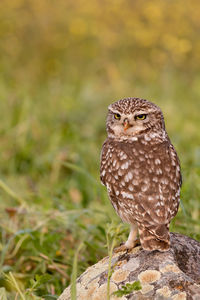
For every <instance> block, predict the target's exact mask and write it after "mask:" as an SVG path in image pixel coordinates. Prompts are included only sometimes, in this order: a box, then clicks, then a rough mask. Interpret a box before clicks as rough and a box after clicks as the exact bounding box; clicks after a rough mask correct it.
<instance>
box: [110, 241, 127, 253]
mask: <svg viewBox="0 0 200 300" xmlns="http://www.w3.org/2000/svg"><path fill="white" fill-rule="evenodd" d="M127 249H128V248H127V247H126V246H125V243H120V246H119V247H116V248H114V250H113V252H114V253H118V252H123V251H126V250H127Z"/></svg>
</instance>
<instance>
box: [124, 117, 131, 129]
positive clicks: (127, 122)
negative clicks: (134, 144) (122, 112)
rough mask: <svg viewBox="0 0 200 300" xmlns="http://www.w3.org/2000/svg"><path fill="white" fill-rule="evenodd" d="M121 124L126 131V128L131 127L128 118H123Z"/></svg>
mask: <svg viewBox="0 0 200 300" xmlns="http://www.w3.org/2000/svg"><path fill="white" fill-rule="evenodd" d="M123 126H124V131H126V130H127V129H129V128H130V127H131V125H130V124H129V121H128V119H125V120H124V122H123Z"/></svg>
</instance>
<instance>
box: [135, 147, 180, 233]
mask: <svg viewBox="0 0 200 300" xmlns="http://www.w3.org/2000/svg"><path fill="white" fill-rule="evenodd" d="M152 150H153V151H151V150H150V151H149V154H148V156H147V157H146V163H147V164H148V162H149V164H148V165H149V166H148V168H147V167H145V165H144V164H140V167H141V168H142V170H140V174H139V176H138V182H139V189H140V190H139V189H138V188H137V187H136V188H135V190H134V191H133V197H134V202H135V204H134V205H135V208H136V209H135V218H136V221H137V222H138V223H139V224H143V226H145V228H147V229H148V230H149V231H150V232H152V233H153V234H154V235H156V236H158V237H159V234H160V233H159V232H157V233H156V231H159V230H160V228H161V227H162V226H161V224H163V225H164V224H165V225H166V226H169V223H170V221H171V219H172V218H173V217H174V216H175V215H176V213H177V211H178V206H179V197H180V186H181V182H182V181H181V172H180V164H179V160H178V156H177V154H176V151H175V149H174V147H173V146H172V145H171V144H169V143H163V145H162V146H159V147H157V148H154V149H152ZM132 163H133V164H134V161H133V162H132ZM132 168H133V170H134V165H132ZM136 177H137V176H136ZM166 234H167V231H166Z"/></svg>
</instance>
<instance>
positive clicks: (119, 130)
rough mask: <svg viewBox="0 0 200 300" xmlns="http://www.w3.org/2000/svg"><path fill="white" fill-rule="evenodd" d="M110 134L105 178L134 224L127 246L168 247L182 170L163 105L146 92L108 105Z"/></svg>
mask: <svg viewBox="0 0 200 300" xmlns="http://www.w3.org/2000/svg"><path fill="white" fill-rule="evenodd" d="M106 129H107V134H108V137H107V139H106V140H105V142H104V144H103V147H102V152H101V168H100V179H101V182H102V184H103V185H105V186H106V188H107V191H108V195H109V198H110V201H111V203H112V205H113V207H114V209H115V210H116V212H117V214H118V215H119V217H120V218H121V219H122V221H123V222H125V223H128V224H130V226H131V230H130V234H129V237H128V240H127V241H126V243H125V244H124V249H131V248H133V247H134V246H135V243H136V240H137V234H138V232H139V238H140V243H141V246H142V248H143V249H144V250H148V251H153V250H159V251H167V250H168V249H169V247H170V235H169V225H170V221H171V220H172V218H173V217H174V216H175V215H176V213H177V211H178V207H179V199H180V188H181V182H182V181H181V171H180V163H179V159H178V156H177V153H176V151H175V149H174V146H173V145H172V144H171V142H170V139H169V137H168V134H167V132H166V130H165V123H164V118H163V114H162V111H161V109H160V108H159V107H158V106H157V105H155V104H154V103H152V102H149V101H147V100H144V99H140V98H126V99H122V100H119V101H117V102H115V103H113V104H111V105H109V107H108V116H107V122H106Z"/></svg>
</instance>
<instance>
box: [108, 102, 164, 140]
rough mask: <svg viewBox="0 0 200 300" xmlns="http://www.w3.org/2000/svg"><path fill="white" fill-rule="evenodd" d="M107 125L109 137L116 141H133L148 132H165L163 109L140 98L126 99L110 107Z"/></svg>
mask: <svg viewBox="0 0 200 300" xmlns="http://www.w3.org/2000/svg"><path fill="white" fill-rule="evenodd" d="M106 125H107V132H108V136H109V137H111V138H116V139H132V138H134V137H138V136H140V135H142V134H145V133H148V132H149V133H150V132H160V133H161V132H165V124H164V118H163V114H162V111H161V109H160V108H159V107H158V106H157V105H155V104H154V103H152V102H149V101H147V100H144V99H140V98H126V99H122V100H119V101H117V102H115V103H113V104H111V105H109V107H108V116H107V122H106Z"/></svg>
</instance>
